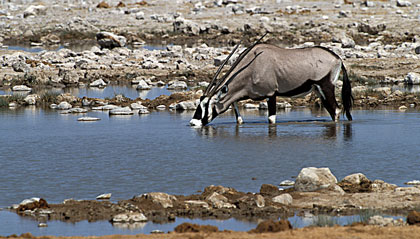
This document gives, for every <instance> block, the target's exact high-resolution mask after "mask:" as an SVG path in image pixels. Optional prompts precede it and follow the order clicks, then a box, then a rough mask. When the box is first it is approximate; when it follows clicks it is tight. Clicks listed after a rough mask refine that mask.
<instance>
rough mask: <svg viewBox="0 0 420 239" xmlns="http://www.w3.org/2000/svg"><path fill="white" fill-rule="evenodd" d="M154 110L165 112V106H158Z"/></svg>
mask: <svg viewBox="0 0 420 239" xmlns="http://www.w3.org/2000/svg"><path fill="white" fill-rule="evenodd" d="M156 109H158V110H165V109H166V105H158V106H156Z"/></svg>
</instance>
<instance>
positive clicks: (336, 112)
mask: <svg viewBox="0 0 420 239" xmlns="http://www.w3.org/2000/svg"><path fill="white" fill-rule="evenodd" d="M340 113H341V110H340V109H335V117H334V121H335V122H338V120H339V119H340Z"/></svg>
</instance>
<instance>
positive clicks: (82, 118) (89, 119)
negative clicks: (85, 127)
mask: <svg viewBox="0 0 420 239" xmlns="http://www.w3.org/2000/svg"><path fill="white" fill-rule="evenodd" d="M98 120H101V119H100V118H96V117H80V118H78V119H77V121H98Z"/></svg>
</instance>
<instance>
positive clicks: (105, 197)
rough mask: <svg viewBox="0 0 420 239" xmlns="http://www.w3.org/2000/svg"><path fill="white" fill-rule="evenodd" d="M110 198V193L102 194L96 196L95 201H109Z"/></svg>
mask: <svg viewBox="0 0 420 239" xmlns="http://www.w3.org/2000/svg"><path fill="white" fill-rule="evenodd" d="M111 196H112V193H104V194H101V195H98V196H97V197H96V199H97V200H104V199H110V198H111Z"/></svg>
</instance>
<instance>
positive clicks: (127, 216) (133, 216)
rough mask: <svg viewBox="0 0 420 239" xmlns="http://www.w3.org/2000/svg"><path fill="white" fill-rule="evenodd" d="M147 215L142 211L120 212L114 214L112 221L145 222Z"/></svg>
mask: <svg viewBox="0 0 420 239" xmlns="http://www.w3.org/2000/svg"><path fill="white" fill-rule="evenodd" d="M147 220H148V219H147V217H146V216H145V215H144V214H143V213H138V212H135V213H121V214H117V215H115V216H114V217H113V218H112V219H111V222H112V223H135V222H147Z"/></svg>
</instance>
